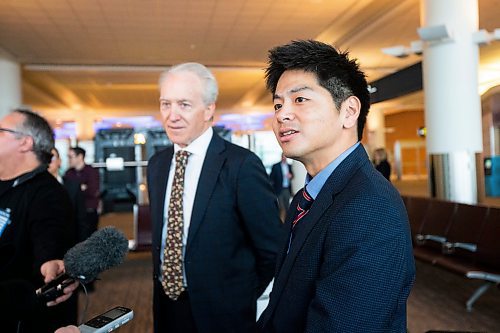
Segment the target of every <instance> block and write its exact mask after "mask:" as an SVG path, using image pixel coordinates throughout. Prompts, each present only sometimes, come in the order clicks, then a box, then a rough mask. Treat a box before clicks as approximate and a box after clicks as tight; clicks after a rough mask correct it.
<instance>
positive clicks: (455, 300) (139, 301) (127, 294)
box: [80, 213, 500, 333]
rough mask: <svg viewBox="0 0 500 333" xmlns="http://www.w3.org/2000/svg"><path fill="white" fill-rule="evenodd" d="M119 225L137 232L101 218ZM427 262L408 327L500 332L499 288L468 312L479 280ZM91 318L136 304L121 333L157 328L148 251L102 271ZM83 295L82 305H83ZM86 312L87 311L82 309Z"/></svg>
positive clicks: (124, 218)
mask: <svg viewBox="0 0 500 333" xmlns="http://www.w3.org/2000/svg"><path fill="white" fill-rule="evenodd" d="M106 225H114V226H116V227H117V228H119V229H121V230H123V231H124V232H125V234H126V235H127V236H128V237H132V215H131V214H130V213H112V214H107V215H105V216H103V217H102V218H101V222H100V226H101V227H102V226H106ZM480 285H481V283H480V282H478V281H470V280H467V279H466V278H463V277H461V276H458V275H456V274H453V273H450V272H447V271H445V270H443V269H440V268H438V267H433V266H431V265H429V264H426V263H421V262H417V280H416V283H415V286H414V288H413V290H412V293H411V295H410V298H409V300H408V330H409V332H410V333H424V332H427V331H430V330H442V331H446V330H448V331H471V332H490V333H498V332H500V289H498V288H496V287H492V288H490V290H489V291H487V292H486V294H485V295H483V296H482V297H481V298H480V299H479V300H478V301H477V302H476V304H475V305H474V310H473V311H472V312H471V313H469V312H467V311H466V309H465V302H466V300H467V299H468V298H469V297H470V295H471V294H472V293H473V292H474V290H475V289H476V288H477V287H478V286H480ZM89 302H90V303H89V307H88V309H87V315H86V319H90V318H92V317H93V316H95V315H98V314H101V313H103V312H105V311H106V310H108V309H110V308H112V307H114V306H117V305H121V306H126V307H130V308H132V309H133V310H134V313H135V317H134V319H133V320H132V321H131V322H130V323H128V324H126V325H125V326H123V327H122V328H120V329H119V332H121V333H129V332H130V333H132V332H134V333H140V332H152V312H151V304H152V265H151V256H150V254H149V252H136V253H129V254H128V256H127V259H126V261H125V263H123V264H122V265H120V266H119V267H116V268H113V269H110V270H108V271H106V272H104V273H103V274H101V280H100V281H97V282H96V284H95V291H94V292H93V293H91V294H90V295H89ZM84 303H85V302H84V297H83V295H82V294H81V295H80V310H82V309H83V307H84ZM80 312H82V311H80Z"/></svg>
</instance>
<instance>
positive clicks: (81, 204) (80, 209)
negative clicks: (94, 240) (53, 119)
mask: <svg viewBox="0 0 500 333" xmlns="http://www.w3.org/2000/svg"><path fill="white" fill-rule="evenodd" d="M51 153H52V158H51V160H50V163H49V166H48V168H47V170H48V171H49V173H50V174H51V175H52V176H54V177H56V179H57V181H58V182H59V183H60V184H63V185H64V188H65V189H66V191H67V192H68V194H69V197H70V199H71V202H72V204H73V212H74V213H75V221H76V239H77V242H81V241H84V240H85V239H86V238H87V237H86V236H87V233H88V231H87V229H88V228H87V215H86V209H85V197H84V195H83V192H82V190H81V188H80V183H79V182H77V181H74V180H71V179H65V178H63V177H61V175H60V174H59V169H60V168H61V157H60V156H59V151H58V150H57V149H56V148H52V150H51Z"/></svg>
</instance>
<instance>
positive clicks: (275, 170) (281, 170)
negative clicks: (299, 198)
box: [269, 154, 293, 220]
mask: <svg viewBox="0 0 500 333" xmlns="http://www.w3.org/2000/svg"><path fill="white" fill-rule="evenodd" d="M269 178H270V179H271V185H272V186H273V190H274V194H275V195H276V196H277V197H278V203H279V208H280V218H281V219H282V220H284V219H285V216H286V211H287V210H288V207H289V206H290V196H291V194H292V178H293V172H292V166H291V165H290V164H288V162H287V161H286V156H285V154H281V161H279V162H278V163H276V164H273V167H272V168H271V174H270V175H269Z"/></svg>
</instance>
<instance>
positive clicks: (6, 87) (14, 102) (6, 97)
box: [0, 49, 22, 118]
mask: <svg viewBox="0 0 500 333" xmlns="http://www.w3.org/2000/svg"><path fill="white" fill-rule="evenodd" d="M21 103H22V97H21V66H20V65H19V64H18V63H17V62H15V61H14V60H13V59H12V58H11V57H10V56H9V55H8V54H6V53H5V52H3V51H2V50H1V49H0V118H2V117H3V116H5V115H6V114H8V113H9V112H10V111H12V109H14V108H17V107H20V106H21Z"/></svg>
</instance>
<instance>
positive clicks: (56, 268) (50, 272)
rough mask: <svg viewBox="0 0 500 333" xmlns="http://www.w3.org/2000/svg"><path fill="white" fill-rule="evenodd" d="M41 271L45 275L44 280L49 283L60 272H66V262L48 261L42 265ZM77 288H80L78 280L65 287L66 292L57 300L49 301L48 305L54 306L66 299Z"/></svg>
mask: <svg viewBox="0 0 500 333" xmlns="http://www.w3.org/2000/svg"><path fill="white" fill-rule="evenodd" d="M40 273H42V275H43V278H44V282H45V283H48V282H50V281H52V280H54V279H55V278H56V277H57V276H58V275H59V274H61V273H64V262H63V261H62V260H50V261H47V262H45V263H44V264H43V265H42V266H41V267H40ZM76 288H78V281H75V282H74V283H72V284H70V285H69V286H67V287H66V288H64V289H63V292H64V294H63V295H61V296H59V297H58V298H56V299H55V300H53V301H50V302H48V303H47V306H54V305H57V304H59V303H62V302H64V301H66V300H67V299H68V298H70V297H71V295H72V294H73V291H75V289H76Z"/></svg>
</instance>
